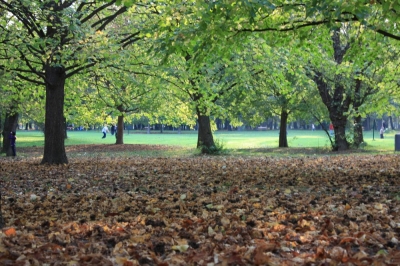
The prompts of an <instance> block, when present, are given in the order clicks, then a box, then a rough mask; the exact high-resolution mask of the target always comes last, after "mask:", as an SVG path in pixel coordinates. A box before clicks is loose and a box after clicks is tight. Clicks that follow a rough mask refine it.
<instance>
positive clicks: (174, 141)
mask: <svg viewBox="0 0 400 266" xmlns="http://www.w3.org/2000/svg"><path fill="white" fill-rule="evenodd" d="M395 133H396V132H395V131H391V132H387V133H386V134H385V138H384V139H380V138H379V132H377V131H375V134H374V140H373V133H372V131H366V132H364V140H365V142H366V143H367V146H366V147H365V148H364V149H365V150H367V151H371V152H374V151H375V152H392V151H394V135H395ZM278 134H279V132H278V131H277V130H275V131H217V132H215V134H214V138H215V140H216V141H219V142H220V143H222V144H223V145H224V147H225V148H227V149H229V150H236V151H240V150H248V149H274V148H277V147H278ZM17 137H18V139H17V146H18V147H40V146H43V144H44V135H43V133H42V132H41V131H22V130H21V131H18V132H17ZM101 137H102V133H101V132H99V131H68V139H67V140H66V141H65V144H66V145H81V144H113V143H115V137H114V136H112V135H111V134H108V135H107V138H106V139H102V138H101ZM288 142H289V147H290V148H314V149H327V150H329V147H330V144H329V140H328V137H327V136H326V134H325V132H324V131H305V130H289V131H288ZM124 143H125V144H152V145H173V146H182V147H185V148H188V149H194V148H195V147H196V143H197V132H196V131H182V133H181V134H178V133H177V132H176V131H165V132H164V133H162V134H161V133H159V132H158V131H152V132H151V134H146V132H138V131H134V133H133V131H129V133H128V131H126V132H125V133H124Z"/></svg>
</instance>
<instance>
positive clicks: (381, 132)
mask: <svg viewBox="0 0 400 266" xmlns="http://www.w3.org/2000/svg"><path fill="white" fill-rule="evenodd" d="M384 132H385V128H384V127H383V126H382V127H381V130H380V131H379V134H380V135H381V139H383V133H384Z"/></svg>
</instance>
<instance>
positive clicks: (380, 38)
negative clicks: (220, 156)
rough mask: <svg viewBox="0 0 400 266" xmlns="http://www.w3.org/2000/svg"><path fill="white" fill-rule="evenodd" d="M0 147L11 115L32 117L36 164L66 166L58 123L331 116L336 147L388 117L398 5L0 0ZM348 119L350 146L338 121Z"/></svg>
mask: <svg viewBox="0 0 400 266" xmlns="http://www.w3.org/2000/svg"><path fill="white" fill-rule="evenodd" d="M0 12H1V14H2V16H1V19H0V21H1V23H0V28H1V31H0V93H1V96H2V98H3V99H4V100H3V101H2V103H1V112H2V113H3V116H4V117H5V118H4V119H3V121H4V124H3V130H2V134H3V139H4V141H5V142H4V145H3V146H4V147H7V136H8V134H9V132H10V131H15V129H16V125H17V121H18V116H19V114H22V113H23V114H24V115H26V116H29V117H32V118H33V119H34V120H36V121H39V122H40V123H42V124H43V127H44V134H45V144H44V152H43V159H42V163H43V164H46V163H48V164H64V163H68V158H67V156H66V153H65V147H64V137H65V125H66V124H67V123H76V124H80V123H86V122H88V121H91V122H92V123H93V122H97V123H99V124H101V123H104V122H106V119H107V117H109V116H110V115H112V116H116V117H117V121H118V127H117V128H118V129H119V130H120V131H119V132H118V134H117V136H118V139H117V143H121V144H122V143H123V131H122V129H123V124H124V119H126V118H129V119H131V118H132V117H136V118H138V117H146V118H148V119H149V120H150V121H151V122H152V123H159V124H170V125H172V126H175V127H177V126H179V125H181V124H185V125H194V124H195V123H197V126H198V141H197V146H198V147H199V148H201V149H202V151H203V152H204V153H207V152H208V151H209V150H210V148H211V147H214V146H215V143H214V138H213V134H212V131H213V130H212V123H213V121H214V120H215V119H217V118H218V119H228V120H229V121H230V123H231V124H232V125H240V124H241V123H243V121H246V123H248V124H250V125H256V124H259V123H261V122H262V121H265V120H266V119H267V118H269V117H272V116H278V117H279V120H280V135H279V136H280V137H279V146H281V147H287V139H286V128H287V123H288V121H290V119H293V118H296V119H297V118H302V119H305V120H310V121H311V120H312V121H315V122H316V123H317V124H321V125H323V123H326V121H331V122H332V123H333V125H334V129H335V134H334V138H332V139H331V142H332V148H333V149H334V150H347V149H349V148H351V145H354V146H356V147H357V146H358V145H360V144H361V143H362V142H363V136H362V134H363V133H362V120H363V118H364V117H366V115H367V114H371V113H377V114H380V115H381V114H385V113H386V114H392V113H393V114H396V112H397V97H398V87H399V84H400V81H399V79H398V75H397V73H398V67H399V63H400V61H399V51H400V49H399V48H400V47H399V40H400V32H399V29H398V25H397V24H396V23H398V21H399V12H400V4H399V3H397V2H393V1H389V0H387V1H385V0H382V1H352V2H351V3H350V1H348V2H344V1H322V0H321V1H319V0H306V1H291V2H290V3H289V2H285V1H260V2H248V1H232V2H229V3H228V2H227V1H218V0H216V1H194V0H193V1H184V2H182V1H157V2H153V1H148V2H147V1H140V2H137V1H90V2H87V1H82V0H65V1H62V0H58V1H57V0H46V1H42V0H41V1H39V0H34V1H23V0H15V1H7V0H0ZM350 121H351V122H352V124H354V131H353V132H354V133H353V134H354V135H353V143H350V141H349V139H348V137H347V135H346V125H347V124H348V123H349V122H350Z"/></svg>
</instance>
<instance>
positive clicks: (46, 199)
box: [0, 145, 400, 265]
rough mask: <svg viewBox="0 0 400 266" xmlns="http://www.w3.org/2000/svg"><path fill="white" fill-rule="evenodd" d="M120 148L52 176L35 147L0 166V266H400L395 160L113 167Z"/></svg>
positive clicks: (152, 162) (140, 162)
mask: <svg viewBox="0 0 400 266" xmlns="http://www.w3.org/2000/svg"><path fill="white" fill-rule="evenodd" d="M121 148H122V146H118V145H93V146H92V145H90V146H79V147H78V146H67V152H68V154H69V157H70V163H69V164H68V165H60V166H49V165H40V164H39V162H40V156H39V155H40V153H41V149H40V148H37V149H36V148H29V149H26V150H22V149H19V152H20V153H22V154H24V155H25V157H23V158H17V159H10V158H5V157H2V158H1V159H0V162H1V166H0V167H1V173H2V174H1V179H2V183H1V186H2V189H1V193H2V195H1V196H2V205H1V210H2V216H3V219H4V222H5V227H4V228H3V230H2V232H0V239H1V242H0V264H1V265H45V264H47V265H340V264H342V265H371V264H372V265H399V264H400V244H399V239H400V214H399V212H400V204H399V202H400V192H399V189H398V188H399V183H400V180H399V179H398V176H400V173H399V172H400V160H399V159H400V157H399V156H398V155H396V154H393V155H363V154H357V155H344V154H341V155H333V154H330V155H318V156H314V155H308V156H301V157H298V156H296V157H284V158H282V157H279V158H278V157H271V156H262V157H260V156H257V157H256V156H254V157H239V156H228V155H226V156H218V157H210V156H190V157H184V158H183V157H176V158H175V157H172V158H166V157H161V156H160V157H139V156H131V157H129V156H124V157H118V156H117V153H118V152H119V151H120V150H121ZM123 148H124V149H127V150H129V151H132V150H136V151H138V150H140V149H144V150H151V149H154V150H157V149H166V150H168V149H171V148H169V147H166V146H148V145H126V146H125V145H123ZM111 149H116V150H114V151H112V150H111ZM104 152H107V153H115V154H116V155H115V156H108V157H106V156H103V155H102V154H103V153H104ZM96 154H97V155H96ZM89 155H90V156H89ZM52 263H53V264H52Z"/></svg>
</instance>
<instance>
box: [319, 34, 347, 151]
mask: <svg viewBox="0 0 400 266" xmlns="http://www.w3.org/2000/svg"><path fill="white" fill-rule="evenodd" d="M331 38H332V46H333V51H334V58H335V62H336V64H338V65H340V64H341V63H342V61H343V57H344V55H345V54H346V51H347V50H348V49H349V48H350V45H349V44H346V45H345V46H343V45H342V44H341V42H340V33H339V30H335V31H334V32H333V35H332V37H331ZM312 78H313V80H314V82H315V84H316V85H317V88H318V92H319V95H320V96H321V99H322V101H323V103H324V104H325V106H326V107H327V108H328V111H329V117H330V119H331V122H332V124H333V127H334V131H335V142H334V145H333V147H332V149H333V150H336V151H337V150H339V151H342V150H348V149H349V147H350V145H349V142H348V141H347V139H346V123H347V115H346V113H347V112H348V111H349V108H350V103H351V101H352V99H351V97H350V96H349V95H347V94H346V88H345V87H344V85H343V84H342V82H343V81H342V77H341V75H340V74H335V77H334V80H335V82H334V84H332V85H331V84H328V82H327V81H326V80H325V79H324V77H323V73H321V72H320V71H318V70H314V76H313V77H312Z"/></svg>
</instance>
